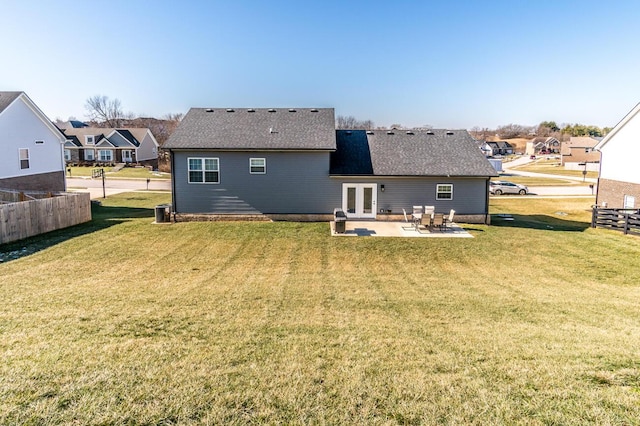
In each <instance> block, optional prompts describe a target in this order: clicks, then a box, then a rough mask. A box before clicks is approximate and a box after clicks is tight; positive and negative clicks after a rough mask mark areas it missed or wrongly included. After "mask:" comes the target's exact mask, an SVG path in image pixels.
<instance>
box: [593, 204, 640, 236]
mask: <svg viewBox="0 0 640 426" xmlns="http://www.w3.org/2000/svg"><path fill="white" fill-rule="evenodd" d="M591 227H592V228H607V229H613V230H616V231H621V232H622V233H624V234H631V235H638V236H640V210H630V209H605V208H600V207H594V208H593V212H592V216H591Z"/></svg>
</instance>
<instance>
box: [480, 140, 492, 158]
mask: <svg viewBox="0 0 640 426" xmlns="http://www.w3.org/2000/svg"><path fill="white" fill-rule="evenodd" d="M477 142H478V148H480V151H481V152H482V153H483V154H484V156H485V157H492V156H493V148H492V147H491V146H490V145H489V144H488V143H487V141H477Z"/></svg>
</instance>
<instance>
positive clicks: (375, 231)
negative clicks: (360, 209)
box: [329, 220, 473, 238]
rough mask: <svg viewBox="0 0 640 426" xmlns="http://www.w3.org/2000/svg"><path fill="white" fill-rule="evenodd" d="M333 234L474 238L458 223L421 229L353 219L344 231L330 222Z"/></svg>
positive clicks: (404, 223)
mask: <svg viewBox="0 0 640 426" xmlns="http://www.w3.org/2000/svg"><path fill="white" fill-rule="evenodd" d="M329 225H330V227H331V235H333V236H336V237H405V238H473V235H471V234H470V233H468V232H467V231H465V230H464V229H463V228H461V227H460V226H458V225H457V224H456V223H451V224H450V226H448V227H447V228H444V229H442V230H440V229H431V230H429V229H426V228H420V230H419V231H417V230H416V228H414V227H413V226H412V224H411V223H407V222H379V221H373V220H372V221H353V220H351V221H350V220H348V221H347V222H346V231H345V232H344V233H337V232H335V222H333V221H331V222H329Z"/></svg>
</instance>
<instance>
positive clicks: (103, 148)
mask: <svg viewBox="0 0 640 426" xmlns="http://www.w3.org/2000/svg"><path fill="white" fill-rule="evenodd" d="M63 132H64V134H65V136H66V138H67V142H66V143H65V146H64V158H65V161H66V162H67V163H69V164H113V163H148V164H151V165H153V166H154V167H157V165H158V164H157V162H158V142H156V139H155V138H154V137H153V134H151V131H150V130H149V129H136V128H125V129H109V128H99V127H71V128H66V129H63Z"/></svg>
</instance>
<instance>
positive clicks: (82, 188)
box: [67, 177, 171, 200]
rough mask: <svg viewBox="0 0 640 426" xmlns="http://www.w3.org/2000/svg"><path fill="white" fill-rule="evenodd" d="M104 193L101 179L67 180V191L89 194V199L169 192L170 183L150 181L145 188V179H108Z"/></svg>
mask: <svg viewBox="0 0 640 426" xmlns="http://www.w3.org/2000/svg"><path fill="white" fill-rule="evenodd" d="M104 187H105V189H104V192H103V189H102V179H91V178H89V177H87V178H67V191H78V192H89V193H91V199H92V200H93V199H98V198H102V197H103V194H106V196H107V197H108V196H110V195H114V194H120V193H122V192H131V191H146V190H147V189H148V190H149V191H170V190H171V181H170V180H168V179H166V180H164V179H151V181H149V187H148V188H147V181H146V179H110V178H109V177H107V178H106V179H105V181H104Z"/></svg>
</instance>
